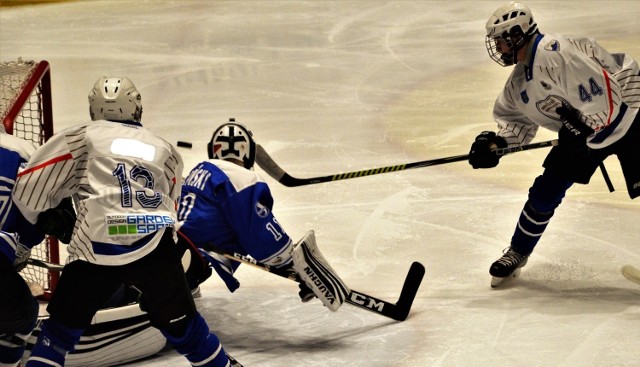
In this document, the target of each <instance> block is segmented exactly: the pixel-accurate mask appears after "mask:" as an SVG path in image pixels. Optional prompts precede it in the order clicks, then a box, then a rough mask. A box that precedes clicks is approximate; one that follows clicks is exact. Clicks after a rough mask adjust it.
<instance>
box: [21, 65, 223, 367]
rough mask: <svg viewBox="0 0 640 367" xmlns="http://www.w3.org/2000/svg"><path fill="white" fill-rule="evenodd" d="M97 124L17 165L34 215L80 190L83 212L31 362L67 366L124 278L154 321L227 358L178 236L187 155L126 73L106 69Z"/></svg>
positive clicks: (181, 340)
mask: <svg viewBox="0 0 640 367" xmlns="http://www.w3.org/2000/svg"><path fill="white" fill-rule="evenodd" d="M89 105H90V112H91V119H92V120H93V121H92V122H90V123H87V124H83V125H80V126H75V127H70V128H68V129H65V130H63V131H60V132H58V133H57V134H56V135H54V136H53V137H52V138H51V139H50V140H49V141H48V142H47V143H45V144H44V145H42V146H41V147H40V148H38V149H37V150H36V152H35V153H34V154H33V155H32V156H31V158H30V160H29V162H28V164H27V166H26V168H25V169H24V170H22V171H21V172H20V173H19V174H18V179H17V181H16V185H15V189H14V193H13V197H14V200H15V202H16V205H18V206H19V207H20V209H21V210H22V211H23V213H24V216H25V218H26V219H27V220H29V221H31V222H32V223H35V221H36V218H37V216H38V214H39V213H41V212H43V211H46V210H47V209H49V208H51V207H55V206H56V205H57V204H58V203H59V202H60V201H61V200H62V199H63V198H65V197H69V196H72V197H73V199H74V203H75V207H76V210H77V221H76V224H75V228H74V230H73V234H72V236H71V242H70V244H69V248H68V252H69V257H68V260H67V265H66V266H65V268H64V271H63V272H62V276H61V277H60V281H59V283H58V287H57V288H56V292H55V293H54V294H53V298H52V299H51V301H50V303H49V305H48V307H47V311H48V312H49V314H50V318H49V319H47V320H46V321H44V323H43V324H42V329H41V333H40V334H39V336H38V340H37V342H36V344H35V346H34V348H33V351H32V353H31V356H30V357H29V359H28V362H27V366H28V367H35V366H60V365H64V361H65V357H66V354H67V352H68V351H71V350H73V349H74V346H75V344H76V343H77V342H78V340H79V338H80V336H81V335H82V332H83V331H84V329H86V328H87V327H88V326H89V325H90V322H91V319H92V317H93V315H94V314H95V313H96V312H97V310H98V309H99V308H100V307H101V306H102V305H104V304H105V302H106V301H107V300H108V299H109V298H110V297H111V295H112V294H113V293H114V292H115V291H116V289H117V288H118V287H119V286H120V285H121V284H126V285H129V286H133V287H135V288H136V289H137V290H139V291H140V306H141V308H143V309H144V310H145V311H147V313H148V314H149V320H150V322H151V325H152V326H154V327H156V328H158V329H159V330H161V332H162V333H163V335H164V336H165V337H166V338H167V340H168V341H169V342H171V343H172V344H173V345H174V347H175V348H176V350H177V351H178V352H180V353H181V354H183V355H185V356H186V357H187V359H188V360H189V361H190V362H191V363H192V364H194V365H198V366H215V367H219V366H220V367H221V366H227V365H228V364H229V359H228V358H227V356H226V354H225V352H224V350H223V349H222V348H221V346H220V342H219V340H218V338H217V337H216V336H215V335H213V334H211V333H210V332H209V327H208V326H207V324H206V322H205V321H204V319H203V318H202V317H201V316H200V315H199V314H198V312H197V311H196V308H195V304H194V302H193V298H192V297H191V292H190V290H189V288H188V286H187V283H186V278H185V276H184V272H183V269H182V264H181V262H180V259H179V255H178V252H177V246H176V243H175V240H176V237H175V228H174V223H175V222H176V206H177V199H178V196H179V194H180V187H181V183H182V179H181V177H182V170H183V163H182V158H181V157H180V155H179V154H178V153H177V151H176V150H175V148H174V147H173V146H171V144H169V143H168V142H166V141H165V140H163V139H161V138H160V137H158V136H157V135H155V134H154V133H152V132H151V131H149V130H147V129H145V128H144V127H142V125H141V124H140V119H141V115H142V104H141V98H140V93H138V91H137V89H136V88H135V86H134V85H133V83H131V81H130V80H129V79H127V78H126V77H123V78H107V77H103V78H100V79H99V80H98V81H97V82H96V84H95V86H94V88H93V90H92V91H91V93H90V94H89Z"/></svg>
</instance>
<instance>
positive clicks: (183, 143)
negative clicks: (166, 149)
mask: <svg viewBox="0 0 640 367" xmlns="http://www.w3.org/2000/svg"><path fill="white" fill-rule="evenodd" d="M178 146H179V147H183V148H191V147H192V146H193V144H191V143H189V142H188V141H180V140H178Z"/></svg>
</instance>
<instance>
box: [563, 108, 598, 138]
mask: <svg viewBox="0 0 640 367" xmlns="http://www.w3.org/2000/svg"><path fill="white" fill-rule="evenodd" d="M556 113H557V114H558V115H559V116H560V120H561V121H562V127H561V128H560V131H559V132H558V140H559V143H560V146H564V147H572V146H574V147H575V146H584V145H586V144H587V137H588V136H589V135H591V134H593V132H594V130H593V129H592V128H590V127H589V126H587V125H586V124H585V123H584V122H582V120H581V119H580V112H579V111H578V110H576V109H575V108H573V107H572V106H571V105H569V104H567V103H566V102H562V106H560V107H558V108H556Z"/></svg>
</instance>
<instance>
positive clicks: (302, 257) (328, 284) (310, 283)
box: [292, 231, 351, 312]
mask: <svg viewBox="0 0 640 367" xmlns="http://www.w3.org/2000/svg"><path fill="white" fill-rule="evenodd" d="M292 257H293V269H294V270H295V272H296V273H297V275H298V277H300V279H301V280H302V281H303V282H304V284H306V286H307V287H308V288H309V289H311V291H313V293H314V294H315V295H316V297H318V298H319V299H320V300H321V301H322V303H323V304H324V305H325V306H326V307H327V308H329V309H330V310H331V311H333V312H335V311H337V310H338V308H340V306H342V304H343V303H344V301H345V300H346V299H347V297H348V295H349V293H350V292H351V290H350V289H349V287H347V285H346V284H345V283H344V282H343V281H342V279H340V277H339V276H338V274H336V272H335V271H334V270H333V268H331V265H329V263H328V262H327V260H326V259H325V258H324V256H322V253H320V250H319V249H318V246H317V245H316V237H315V233H314V232H313V231H309V232H307V234H305V235H304V237H302V239H301V240H300V242H298V244H297V245H296V247H295V248H294V250H293V254H292Z"/></svg>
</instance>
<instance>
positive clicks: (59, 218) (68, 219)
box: [36, 197, 76, 244]
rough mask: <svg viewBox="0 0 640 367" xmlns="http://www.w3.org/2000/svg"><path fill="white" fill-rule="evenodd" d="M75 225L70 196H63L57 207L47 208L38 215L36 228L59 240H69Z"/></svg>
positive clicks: (67, 241)
mask: <svg viewBox="0 0 640 367" xmlns="http://www.w3.org/2000/svg"><path fill="white" fill-rule="evenodd" d="M75 225H76V211H75V210H74V209H73V202H72V200H71V198H70V197H69V198H65V199H63V200H62V202H60V204H58V206H57V207H55V208H51V209H48V210H46V211H44V212H42V213H40V215H38V221H37V222H36V228H38V229H39V230H40V231H42V232H44V233H46V234H48V235H51V236H54V237H56V238H57V239H58V240H60V242H62V243H66V244H68V243H69V242H71V235H72V234H73V228H74V227H75Z"/></svg>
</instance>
